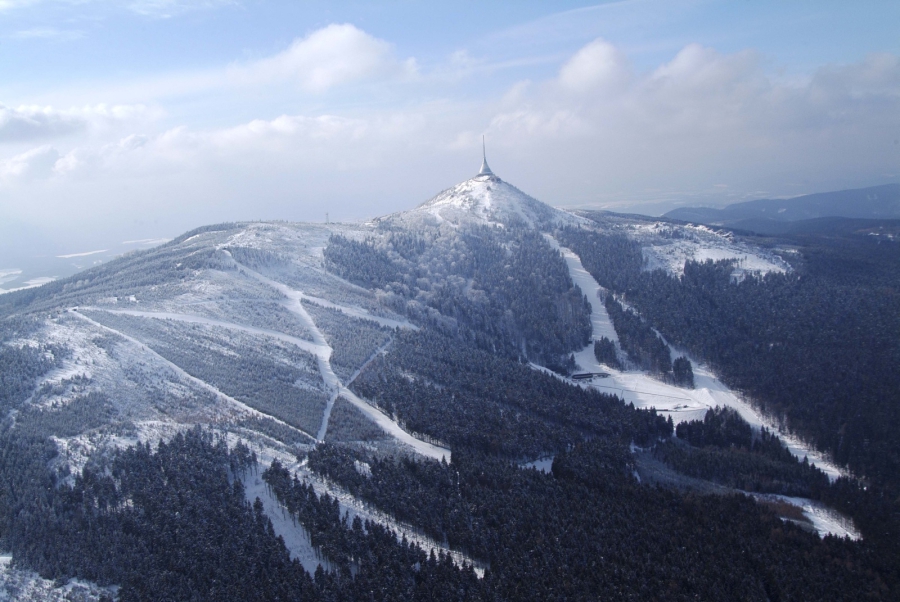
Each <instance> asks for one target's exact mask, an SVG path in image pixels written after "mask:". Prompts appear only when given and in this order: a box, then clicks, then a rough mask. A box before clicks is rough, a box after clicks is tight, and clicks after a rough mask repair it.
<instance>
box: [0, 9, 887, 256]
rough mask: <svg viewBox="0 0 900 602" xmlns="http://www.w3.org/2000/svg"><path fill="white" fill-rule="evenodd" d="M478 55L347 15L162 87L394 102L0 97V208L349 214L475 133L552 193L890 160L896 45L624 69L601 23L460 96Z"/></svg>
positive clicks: (668, 190)
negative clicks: (558, 56) (271, 104)
mask: <svg viewBox="0 0 900 602" xmlns="http://www.w3.org/2000/svg"><path fill="white" fill-rule="evenodd" d="M461 57H462V58H461ZM463 59H465V60H463ZM474 60H475V59H471V58H469V57H467V56H463V55H460V54H459V53H456V54H454V55H453V56H450V57H448V58H447V61H446V63H444V64H437V65H429V67H428V68H427V69H423V68H421V67H420V66H418V64H417V63H416V61H415V60H413V59H407V60H401V59H399V58H397V55H396V52H395V51H394V48H393V46H392V45H391V44H390V43H389V42H387V41H385V40H382V39H379V38H377V37H375V36H372V35H371V34H369V33H367V32H365V31H363V30H361V29H359V28H357V27H355V26H353V25H347V24H343V25H329V26H327V27H324V28H321V29H319V30H317V31H314V32H312V33H310V34H309V35H307V36H304V37H302V38H298V39H296V40H295V41H294V42H293V43H291V44H290V45H289V46H288V47H287V48H285V49H284V50H283V51H281V52H278V53H276V54H273V55H271V56H268V57H265V58H262V59H257V60H250V61H244V62H242V63H234V64H232V65H229V66H226V67H223V68H221V69H214V70H209V71H205V72H202V73H199V74H195V76H193V77H183V76H179V78H180V79H179V78H173V79H171V80H169V81H170V82H176V83H175V84H172V86H173V87H172V89H171V90H170V93H171V94H176V93H180V94H187V93H188V92H189V91H191V90H193V91H195V92H196V91H197V90H205V91H216V94H218V95H221V97H222V98H223V99H226V98H228V95H229V94H231V92H230V90H235V89H238V90H244V89H248V88H250V89H253V88H261V89H262V88H265V87H266V86H269V87H273V86H274V87H278V86H284V85H287V86H288V87H290V88H291V89H293V90H295V92H293V93H292V94H294V97H293V98H314V99H315V98H325V99H332V98H335V96H334V95H335V94H339V93H341V91H342V90H344V89H346V88H348V87H353V86H359V85H362V86H369V85H375V84H377V85H378V86H381V87H382V88H384V89H387V90H388V91H389V92H390V94H389V96H388V98H389V99H390V102H384V101H383V97H381V96H379V97H377V98H374V99H373V100H372V102H370V103H367V102H365V101H362V100H359V99H358V98H357V100H356V101H355V102H354V103H352V104H348V105H346V106H344V107H343V108H340V105H339V104H338V105H337V106H336V107H335V108H334V109H333V110H324V109H321V108H319V109H316V108H315V107H313V108H311V109H307V110H301V111H293V112H291V111H287V112H282V114H278V113H276V114H275V115H271V116H267V117H264V118H250V119H243V120H240V121H238V122H236V123H224V124H211V125H207V126H206V127H203V126H199V125H196V124H192V123H190V122H189V121H187V122H180V123H179V121H178V119H177V118H173V117H170V116H168V113H167V112H166V111H165V110H163V109H153V110H151V109H147V108H146V107H147V106H148V105H139V104H134V105H107V104H97V105H91V106H88V107H86V108H83V109H68V110H58V109H54V108H52V107H36V106H30V105H29V106H24V105H23V106H20V107H17V108H11V107H6V106H0V190H2V191H3V194H4V195H5V196H6V198H7V199H12V201H10V202H8V204H7V206H6V208H5V210H6V211H7V212H8V213H11V214H13V215H14V216H15V217H17V218H19V219H21V220H25V221H28V220H32V221H34V220H36V219H41V220H44V221H45V222H56V223H58V224H65V225H70V224H72V223H74V222H79V223H83V224H85V225H86V227H88V226H90V227H91V228H99V227H100V226H99V225H98V224H99V222H98V221H97V220H99V219H100V218H99V217H98V216H103V217H102V220H103V223H104V224H106V226H108V227H109V228H119V229H120V230H122V229H123V228H125V226H126V225H127V226H128V228H131V230H128V234H127V236H132V237H134V238H139V237H146V236H158V235H165V236H171V235H174V234H177V233H178V232H179V231H181V230H185V229H187V228H188V227H191V226H195V225H199V224H202V223H207V222H214V221H222V220H228V219H268V218H284V219H305V220H318V219H322V217H323V216H324V213H325V212H326V211H329V212H330V213H331V215H332V218H333V219H349V218H354V219H358V218H363V217H366V216H374V215H378V214H382V213H386V212H389V211H395V210H400V209H404V208H408V207H411V206H413V205H415V204H417V203H419V202H422V201H424V200H426V199H427V198H428V197H430V196H431V195H433V194H435V193H437V192H438V191H439V190H440V189H441V188H442V187H444V186H449V185H451V184H453V183H455V182H456V181H459V180H461V179H463V178H465V177H468V176H470V175H472V173H473V172H474V171H475V170H476V169H477V167H478V165H477V164H478V160H479V157H478V154H479V150H480V149H479V148H478V147H479V141H480V136H481V134H482V133H486V134H487V137H488V153H489V155H491V165H492V167H494V169H495V170H496V171H497V172H498V173H499V175H500V176H501V177H503V178H505V179H508V180H510V181H512V182H514V183H515V184H517V185H519V186H520V187H521V188H523V189H525V190H527V191H528V192H529V193H531V194H533V195H534V196H536V197H537V198H540V199H542V200H545V201H547V202H550V203H554V204H558V205H568V206H576V205H580V206H605V207H614V208H626V207H627V206H629V205H630V204H634V203H636V202H645V201H666V202H670V201H671V202H676V201H677V200H678V199H684V198H696V197H697V196H702V195H704V194H713V193H715V194H716V195H718V196H717V197H716V198H717V199H719V200H720V201H721V200H725V199H727V200H741V199H744V198H748V197H759V196H776V195H790V194H802V193H806V192H812V191H815V190H828V189H837V188H842V187H852V186H864V185H873V184H879V183H883V182H885V181H896V180H897V179H898V178H900V144H898V138H900V58H898V57H897V56H895V55H892V54H873V55H870V56H868V57H866V58H865V59H864V60H861V61H857V62H854V63H846V64H833V65H823V66H821V67H820V68H818V69H816V70H815V71H814V72H812V73H810V74H808V75H807V76H805V77H803V78H798V77H792V78H786V77H782V76H779V75H778V74H777V73H776V74H773V73H772V72H771V71H770V70H769V69H767V65H766V60H765V59H764V58H763V57H761V56H759V55H758V53H756V52H754V51H753V50H744V51H740V52H735V53H722V52H720V51H718V50H716V49H714V48H711V47H708V46H702V45H698V44H688V45H686V46H684V47H683V48H682V49H681V50H680V51H678V52H676V53H674V54H673V55H672V56H670V57H669V58H668V59H667V60H666V61H664V62H662V63H661V64H658V65H656V66H654V67H653V68H650V69H637V68H635V67H634V66H633V65H632V63H631V61H630V60H629V57H628V55H627V53H626V52H625V51H624V50H623V49H621V48H618V47H616V46H615V45H614V44H612V43H610V42H609V41H607V40H604V39H596V40H594V41H591V42H590V43H588V44H586V45H584V46H583V47H582V48H580V49H578V50H577V51H576V52H574V53H573V54H571V55H570V56H568V57H566V58H565V59H564V60H562V61H560V66H559V68H558V69H557V70H556V72H555V73H553V74H552V75H551V76H549V77H545V78H544V79H540V80H534V81H532V80H523V81H519V82H515V83H514V84H512V85H509V86H507V87H506V88H505V89H503V90H501V91H499V92H498V93H496V94H489V95H486V96H481V97H475V98H473V97H472V96H471V95H469V94H468V93H467V91H468V89H469V88H471V87H473V86H477V85H479V83H480V80H479V78H482V77H485V78H487V77H490V74H485V73H483V72H481V71H479V70H477V69H466V70H464V71H465V72H464V73H463V74H462V75H459V76H458V77H455V78H448V77H446V73H447V72H449V71H451V70H453V69H457V68H458V64H459V63H460V62H461V61H462V62H464V63H466V64H469V63H471V62H472V61H474ZM178 82H182V83H178ZM184 82H187V83H184ZM179 86H181V87H179ZM266 89H268V88H266ZM366 89H368V88H366ZM379 89H381V88H379ZM288 98H292V97H291V96H290V95H289V96H288ZM148 102H155V101H153V100H152V99H151V100H148ZM325 104H328V103H327V102H326V103H325ZM154 106H155V105H154ZM162 107H166V104H165V102H163V104H162ZM173 121H174V123H173ZM4 144H5V145H6V147H8V149H7V152H5V153H3V152H2V151H3V149H4V148H6V147H4ZM25 199H29V201H28V202H25ZM38 216H40V217H38ZM48 216H50V217H48ZM91 220H94V221H91ZM148 224H149V225H148ZM142 228H143V229H142ZM154 228H155V229H154ZM126 229H127V228H126Z"/></svg>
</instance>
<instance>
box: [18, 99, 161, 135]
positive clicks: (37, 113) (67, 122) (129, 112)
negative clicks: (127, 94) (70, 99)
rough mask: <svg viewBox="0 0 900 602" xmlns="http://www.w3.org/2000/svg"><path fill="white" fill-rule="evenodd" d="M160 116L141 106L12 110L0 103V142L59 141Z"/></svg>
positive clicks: (24, 108) (39, 107)
mask: <svg viewBox="0 0 900 602" xmlns="http://www.w3.org/2000/svg"><path fill="white" fill-rule="evenodd" d="M159 115H160V110H159V109H151V108H148V107H145V106H143V105H113V106H109V105H105V104H98V105H94V106H85V107H73V108H71V109H67V110H58V109H54V108H53V107H47V106H43V107H42V106H37V105H22V106H19V107H16V108H13V107H7V106H4V105H2V104H0V143H4V142H5V143H17V142H28V141H32V140H44V139H52V138H59V137H62V136H69V135H71V134H76V133H82V132H86V131H88V130H91V129H94V130H97V129H100V130H102V129H106V128H108V127H110V126H113V125H115V124H122V123H131V122H135V121H141V120H152V119H154V118H156V117H158V116H159Z"/></svg>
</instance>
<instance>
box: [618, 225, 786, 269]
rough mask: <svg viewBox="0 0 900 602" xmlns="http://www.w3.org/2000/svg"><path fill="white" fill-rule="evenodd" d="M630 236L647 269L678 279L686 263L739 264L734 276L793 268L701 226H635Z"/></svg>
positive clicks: (717, 231) (763, 251)
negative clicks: (641, 250)
mask: <svg viewBox="0 0 900 602" xmlns="http://www.w3.org/2000/svg"><path fill="white" fill-rule="evenodd" d="M626 231H627V233H628V236H629V237H630V238H633V239H635V240H638V241H640V242H641V244H642V245H643V247H644V258H645V260H646V261H647V265H646V269H648V270H655V269H663V270H666V271H667V272H669V273H670V274H673V275H675V276H680V275H681V274H683V273H684V264H685V262H686V261H699V262H702V261H706V260H708V259H711V260H713V261H719V260H722V259H731V260H734V261H735V262H736V265H735V269H734V272H733V273H732V275H733V276H734V277H735V278H741V277H743V276H744V275H746V274H750V273H756V274H767V273H769V272H778V273H783V272H788V271H790V269H791V267H790V265H789V264H788V263H787V262H786V261H785V260H784V259H782V258H781V257H780V256H778V255H777V254H775V253H773V252H770V251H765V250H763V249H761V248H759V247H758V246H752V245H749V244H747V243H744V242H743V241H741V240H740V239H737V238H735V236H734V235H733V234H732V233H730V232H725V231H719V230H716V229H713V228H710V227H708V226H702V225H699V226H698V225H693V224H687V225H675V224H668V223H665V222H654V223H650V224H648V223H633V224H630V225H629V226H628V227H627V229H626Z"/></svg>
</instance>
